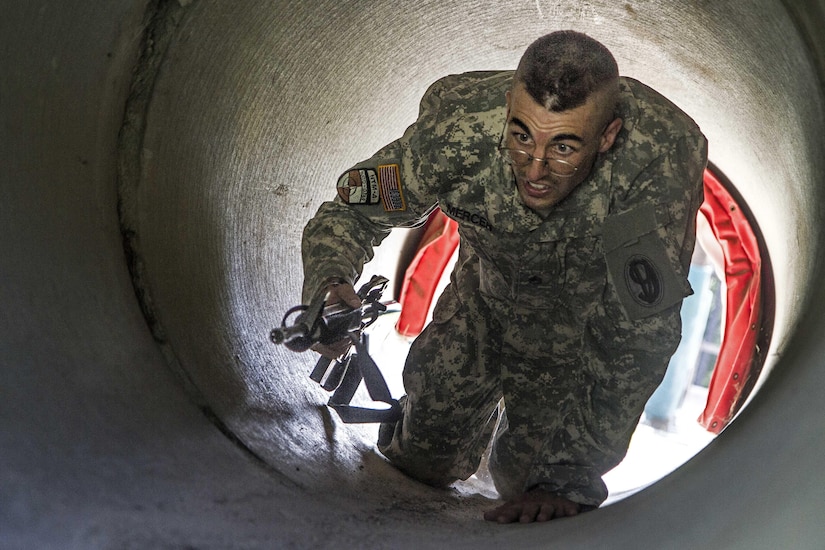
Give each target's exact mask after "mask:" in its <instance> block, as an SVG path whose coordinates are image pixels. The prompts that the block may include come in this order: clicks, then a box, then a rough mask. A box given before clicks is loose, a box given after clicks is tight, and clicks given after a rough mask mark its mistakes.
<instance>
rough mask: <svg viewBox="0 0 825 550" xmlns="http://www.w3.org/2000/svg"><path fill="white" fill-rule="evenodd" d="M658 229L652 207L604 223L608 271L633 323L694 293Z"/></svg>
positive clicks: (640, 208) (625, 213)
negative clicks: (670, 256)
mask: <svg viewBox="0 0 825 550" xmlns="http://www.w3.org/2000/svg"><path fill="white" fill-rule="evenodd" d="M657 227H658V224H657V221H656V212H655V209H654V207H653V205H651V204H646V205H643V206H640V207H637V208H634V209H633V210H630V211H628V212H623V213H621V214H615V215H612V216H608V217H607V219H606V220H605V222H604V230H603V235H604V237H603V239H604V250H605V260H606V261H607V269H608V271H609V273H610V278H611V280H612V282H613V286H614V287H615V288H616V292H617V293H618V294H619V301H620V302H621V304H622V306H623V307H624V310H625V312H626V313H627V315H628V317H629V318H630V319H632V320H638V319H642V318H644V317H648V316H649V315H653V314H655V313H659V312H661V311H664V310H666V309H668V308H669V307H671V306H673V305H675V304H677V303H678V302H679V301H680V300H682V299H683V298H684V297H685V296H687V295H688V294H689V292H690V288H689V286H688V284H687V282H686V279H685V277H682V276H680V275H679V274H678V273H677V272H676V270H675V269H674V268H673V265H672V264H671V262H670V259H669V258H668V255H667V251H666V250H665V245H664V243H663V242H662V240H661V239H660V238H659V236H658V235H657V233H656V229H657Z"/></svg>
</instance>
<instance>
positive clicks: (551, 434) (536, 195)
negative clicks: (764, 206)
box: [302, 31, 707, 523]
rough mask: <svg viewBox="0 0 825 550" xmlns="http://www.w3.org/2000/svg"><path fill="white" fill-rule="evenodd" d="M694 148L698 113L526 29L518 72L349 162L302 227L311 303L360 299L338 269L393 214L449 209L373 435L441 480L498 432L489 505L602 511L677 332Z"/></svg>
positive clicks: (361, 252) (599, 48)
mask: <svg viewBox="0 0 825 550" xmlns="http://www.w3.org/2000/svg"><path fill="white" fill-rule="evenodd" d="M706 162H707V142H706V140H705V138H704V136H703V135H702V134H701V132H700V130H699V129H698V127H697V126H696V124H695V123H694V122H693V121H692V120H691V119H690V118H689V117H688V116H687V115H685V114H684V113H683V112H682V111H680V110H679V109H678V108H677V107H676V106H674V105H673V104H672V103H670V102H669V101H668V100H667V99H665V98H664V97H662V96H661V95H660V94H658V93H657V92H655V91H654V90H652V89H650V88H648V87H646V86H645V85H643V84H641V83H640V82H638V81H636V80H633V79H631V78H626V77H620V76H619V72H618V67H617V65H616V61H615V59H614V58H613V56H612V54H611V53H610V52H609V51H608V50H607V49H606V48H605V47H604V46H603V45H602V44H600V43H599V42H597V41H595V40H593V39H592V38H590V37H588V36H586V35H584V34H581V33H577V32H573V31H562V32H555V33H552V34H549V35H547V36H544V37H542V38H539V39H538V40H537V41H536V42H534V43H533V44H532V45H530V46H529V47H528V49H527V50H526V52H525V53H524V55H523V57H522V59H521V61H520V62H519V65H518V68H517V69H516V71H515V72H513V71H503V72H501V71H499V72H473V73H467V74H461V75H453V76H448V77H446V78H443V79H441V80H439V81H438V82H436V83H435V84H433V85H432V86H431V87H430V89H429V90H428V91H427V92H426V94H425V95H424V97H423V99H422V102H421V109H420V113H419V116H418V119H417V121H416V122H415V123H414V124H413V125H411V126H410V127H409V128H408V129H407V131H406V132H405V133H404V135H403V136H402V137H401V138H400V139H398V140H397V141H395V142H393V143H391V144H389V145H387V146H386V147H384V148H382V149H381V150H380V151H378V152H377V153H376V154H375V155H374V156H373V157H372V158H370V159H368V160H366V161H364V162H361V163H359V164H358V165H356V166H355V167H353V168H352V169H351V170H348V171H347V172H346V173H344V174H343V175H342V176H341V177H340V179H339V180H338V195H339V196H338V197H337V199H336V200H335V201H331V202H327V203H324V204H323V205H322V206H321V207H320V209H319V211H318V213H317V215H316V216H315V217H314V218H313V219H312V220H310V222H309V223H308V224H307V226H306V228H305V230H304V239H303V246H302V252H303V260H304V273H305V280H304V289H303V290H304V301H305V303H308V302H309V300H311V299H312V298H313V297H315V296H317V295H318V293H319V292H328V293H329V296H330V300H331V301H333V302H334V301H343V302H346V303H348V304H350V305H352V306H353V307H357V306H358V305H359V304H360V302H359V300H358V298H357V296H356V295H355V293H354V291H353V288H352V284H353V282H354V281H355V280H356V279H357V277H358V276H359V274H360V273H361V270H362V267H363V264H364V263H365V262H367V261H369V260H370V259H371V258H372V247H373V246H374V245H377V244H378V243H380V242H381V240H382V239H383V238H384V237H385V236H386V235H387V234H388V232H389V230H390V228H392V227H410V226H415V225H417V224H421V223H423V221H424V220H425V219H426V218H427V216H428V214H429V213H430V212H431V211H432V210H433V209H434V208H435V207H436V206H439V207H441V209H442V210H443V211H444V212H445V213H446V214H447V215H448V216H450V217H451V218H453V219H455V220H456V221H457V222H458V226H459V235H460V238H461V244H460V248H459V257H458V261H457V262H456V266H455V268H454V270H453V272H452V274H451V276H450V285H449V286H448V287H447V288H446V290H444V292H443V294H442V296H441V297H440V299H439V301H438V303H437V305H436V308H435V310H434V313H433V320H432V322H431V323H430V324H429V325H428V326H427V328H426V329H425V330H424V331H423V332H422V334H421V335H420V336H419V337H418V338H417V339H416V340H415V341H414V342H413V344H412V346H411V349H410V352H409V355H408V357H407V361H406V364H405V367H404V386H405V390H406V396H405V397H403V398H402V406H403V418H402V419H401V420H399V421H398V422H397V423H391V424H390V423H385V424H382V426H381V428H380V430H379V441H378V448H379V450H380V451H381V452H382V453H383V454H384V455H385V456H386V457H387V458H388V459H389V460H390V461H391V463H392V464H394V465H395V466H396V467H397V468H399V469H400V470H401V471H403V472H405V473H407V474H408V475H410V476H412V477H413V478H416V479H418V480H420V481H422V482H424V483H427V484H430V485H433V486H436V487H446V486H448V485H450V484H451V483H453V482H454V481H456V480H458V479H466V478H468V477H469V476H470V475H472V474H473V473H474V472H475V471H476V469H477V468H478V465H479V462H480V459H481V456H482V454H483V452H484V450H485V448H486V447H487V445H488V443H489V442H490V438H491V437H492V438H493V439H492V441H493V443H492V451H491V455H490V459H489V469H490V473H491V476H492V479H493V482H494V484H495V486H496V489H497V491H498V492H499V494H500V495H501V497H502V498H503V499H504V500H505V502H504V503H503V504H502V505H500V506H498V507H497V508H495V509H492V510H490V511H488V512H487V513H485V515H484V517H485V519H487V520H490V521H497V522H502V523H507V522H514V521H521V522H531V521H546V520H549V519H552V518H557V517H563V516H571V515H575V514H577V513H579V512H582V511H586V510H591V509H593V508H596V507H598V506H599V505H600V504H601V503H602V502H603V501H604V499H605V498H606V497H607V488H606V487H605V485H604V482H603V481H602V478H601V476H602V475H603V474H604V473H605V472H607V471H608V470H610V469H611V468H613V467H614V466H616V465H617V464H618V463H619V462H620V461H621V460H622V458H623V457H624V455H625V453H626V452H627V447H628V445H629V442H630V437H631V435H632V434H633V431H634V429H635V426H636V424H637V422H638V420H639V417H640V415H641V413H642V410H643V407H644V405H645V402H646V401H647V399H648V397H649V396H650V394H651V393H652V392H653V391H654V390H655V389H656V387H657V385H658V384H659V382H660V381H661V379H662V377H663V374H664V372H665V369H666V367H667V364H668V359H669V357H670V356H671V355H672V354H673V352H674V350H675V349H676V347H677V345H678V343H679V339H680V330H681V325H680V316H679V311H680V306H681V302H682V299H683V298H684V297H685V296H687V295H688V294H690V292H691V290H690V285H689V284H688V282H687V277H686V274H687V272H688V267H689V265H690V258H691V253H692V251H693V245H694V240H695V223H696V213H697V210H698V208H699V206H700V204H701V203H702V175H703V170H704V168H705V164H706ZM316 351H319V352H321V353H322V354H324V355H328V356H337V355H338V354H339V352H340V351H341V347H340V346H331V347H317V348H316ZM498 411H502V412H501V414H499V412H498ZM499 417H500V418H499Z"/></svg>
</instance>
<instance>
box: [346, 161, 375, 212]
mask: <svg viewBox="0 0 825 550" xmlns="http://www.w3.org/2000/svg"><path fill="white" fill-rule="evenodd" d="M338 196H339V197H341V200H343V201H344V202H345V203H347V204H378V200H379V198H380V197H379V191H378V175H377V174H376V172H375V170H372V169H369V168H366V169H361V170H350V171H349V172H345V173H344V174H343V175H342V176H341V177H340V178H338Z"/></svg>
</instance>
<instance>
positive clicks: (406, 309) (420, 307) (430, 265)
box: [395, 209, 458, 336]
mask: <svg viewBox="0 0 825 550" xmlns="http://www.w3.org/2000/svg"><path fill="white" fill-rule="evenodd" d="M457 246H458V223H456V222H455V220H452V219H450V218H448V217H447V216H446V215H444V213H443V212H442V211H441V210H439V209H436V210H435V211H433V213H432V214H430V217H429V219H428V220H427V225H426V227H425V229H424V234H423V235H422V236H421V242H420V244H419V245H418V251H417V252H416V254H415V257H414V258H413V260H412V262H410V265H409V266H408V267H407V270H406V272H405V274H404V283H403V285H402V286H401V297H400V298H399V300H398V301H399V303H400V304H401V315H400V316H399V317H398V321H397V322H396V323H395V330H397V331H398V332H399V333H400V334H403V335H404V336H418V334H420V333H421V331H422V330H424V323H425V322H426V320H427V313H429V311H430V304H431V303H432V301H433V296H434V295H435V290H436V287H437V286H438V282H439V280H440V279H441V275H442V274H443V273H444V268H446V267H447V264H448V263H449V261H450V258H451V257H452V255H453V252H455V249H456V247H457Z"/></svg>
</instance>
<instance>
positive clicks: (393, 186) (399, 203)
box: [378, 164, 407, 212]
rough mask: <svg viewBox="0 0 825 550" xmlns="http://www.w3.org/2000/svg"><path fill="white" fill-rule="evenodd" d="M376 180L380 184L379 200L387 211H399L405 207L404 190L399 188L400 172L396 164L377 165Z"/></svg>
mask: <svg viewBox="0 0 825 550" xmlns="http://www.w3.org/2000/svg"><path fill="white" fill-rule="evenodd" d="M378 181H379V182H380V185H381V201H382V202H383V204H384V210H386V211H387V212H401V211H403V210H406V209H407V203H406V202H405V201H404V191H403V190H402V189H401V173H400V171H399V169H398V165H397V164H384V165H382V166H379V167H378Z"/></svg>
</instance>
